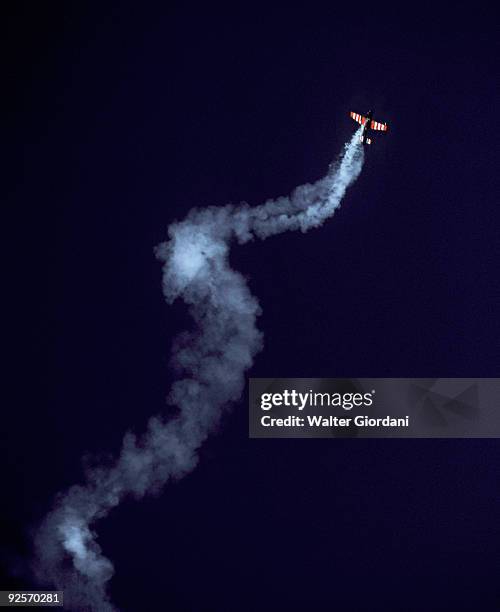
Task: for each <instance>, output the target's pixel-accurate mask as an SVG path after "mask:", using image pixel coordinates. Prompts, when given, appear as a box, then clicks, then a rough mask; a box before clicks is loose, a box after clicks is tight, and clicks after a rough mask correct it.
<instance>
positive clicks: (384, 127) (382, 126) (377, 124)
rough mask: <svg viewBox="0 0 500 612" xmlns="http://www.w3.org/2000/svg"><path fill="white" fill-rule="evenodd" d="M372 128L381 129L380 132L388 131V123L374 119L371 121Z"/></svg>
mask: <svg viewBox="0 0 500 612" xmlns="http://www.w3.org/2000/svg"><path fill="white" fill-rule="evenodd" d="M370 128H371V129H372V130H379V131H380V132H387V123H380V122H379V121H372V122H371V123H370Z"/></svg>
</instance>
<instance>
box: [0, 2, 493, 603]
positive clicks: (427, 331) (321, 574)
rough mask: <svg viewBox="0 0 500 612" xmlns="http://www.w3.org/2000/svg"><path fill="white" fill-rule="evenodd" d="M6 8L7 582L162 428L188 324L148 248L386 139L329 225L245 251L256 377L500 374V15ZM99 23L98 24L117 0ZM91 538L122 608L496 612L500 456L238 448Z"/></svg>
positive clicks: (296, 446)
mask: <svg viewBox="0 0 500 612" xmlns="http://www.w3.org/2000/svg"><path fill="white" fill-rule="evenodd" d="M44 4H47V3H24V4H23V3H22V2H18V3H10V7H9V6H4V7H2V12H3V17H2V20H1V22H2V23H1V30H2V31H1V39H2V43H1V44H2V54H1V56H2V59H1V61H2V77H3V78H2V80H3V88H2V89H3V94H2V98H3V100H2V102H3V106H4V112H3V119H4V122H3V123H4V127H3V130H2V132H3V137H2V140H3V141H4V145H7V146H6V147H5V150H6V160H5V162H4V163H3V170H4V172H3V173H2V174H3V189H2V192H3V198H2V199H3V201H4V206H3V210H4V211H5V212H4V224H3V227H4V230H5V237H4V240H3V246H4V250H5V253H4V256H3V263H4V269H5V273H4V274H5V277H4V295H3V301H4V305H5V306H7V313H8V314H7V315H6V316H5V318H4V324H5V327H6V329H5V330H4V334H3V335H4V338H5V339H4V342H3V346H4V354H5V356H6V359H7V362H8V365H9V368H8V374H7V376H6V379H7V380H6V381H5V384H4V391H5V393H4V401H3V402H2V404H3V410H2V428H1V445H2V447H1V448H2V451H1V452H2V454H1V458H2V466H3V469H2V475H3V478H2V480H3V490H2V498H1V499H2V504H1V513H2V516H1V529H2V534H1V542H2V545H3V546H2V550H3V552H2V556H1V559H0V560H1V562H2V565H3V570H2V574H3V576H4V578H3V580H2V584H0V587H1V588H2V589H7V588H17V589H30V588H35V587H36V586H37V585H36V584H35V583H34V582H33V581H32V579H31V578H30V575H29V571H28V565H29V559H30V554H31V553H30V550H31V539H30V538H31V536H30V533H31V530H32V529H33V528H34V527H35V526H36V524H37V523H38V522H39V521H40V520H41V519H42V518H43V516H44V515H45V514H46V512H47V511H48V509H49V508H50V506H51V503H52V501H53V499H54V495H55V493H56V492H57V491H61V490H64V489H66V488H67V487H68V486H70V485H71V484H74V483H77V482H81V480H82V477H83V470H82V458H84V457H86V456H89V455H91V456H94V457H95V456H103V457H105V456H107V455H108V454H109V453H116V452H118V450H119V448H120V443H121V439H122V436H123V434H124V433H125V432H126V431H127V430H130V429H132V430H135V431H137V432H141V431H143V429H144V427H145V424H146V422H147V419H148V418H149V416H151V415H153V414H157V413H160V412H161V411H162V410H163V409H164V406H165V397H166V395H167V392H168V389H169V386H170V384H171V382H172V380H173V373H172V371H171V369H170V368H169V354H170V347H171V343H172V340H173V338H174V337H175V335H176V334H177V333H178V332H179V331H181V330H182V329H186V328H189V326H190V318H189V316H188V314H187V312H186V310H185V307H184V305H183V304H182V303H176V304H174V305H173V306H167V304H165V302H164V299H163V296H162V292H161V265H160V263H159V262H158V261H157V260H156V259H155V257H154V253H153V248H154V246H155V245H157V244H158V243H159V242H161V241H162V240H164V239H165V238H166V231H167V227H168V225H169V224H170V223H171V222H172V221H174V220H176V219H182V218H183V217H184V216H185V215H186V214H187V212H188V211H189V210H190V209H191V208H192V207H193V206H205V205H209V204H212V205H223V204H226V203H228V202H233V203H239V202H241V201H246V202H248V203H249V204H251V205H257V204H260V203H261V202H263V201H264V200H266V199H268V198H270V197H276V196H279V195H286V194H288V193H289V192H290V191H291V190H292V189H293V188H294V187H295V186H297V185H300V184H302V183H305V182H312V181H315V180H317V179H318V178H320V177H321V176H322V175H324V174H325V172H326V171H327V169H328V164H329V163H330V162H331V160H332V159H334V158H335V157H336V156H337V155H338V154H339V152H340V151H341V149H342V147H343V144H344V143H345V142H346V141H347V140H348V139H349V138H350V136H351V135H352V133H353V131H354V130H355V127H356V126H355V124H354V122H352V120H351V119H350V118H349V116H348V113H349V111H350V110H354V111H356V112H360V113H363V112H366V111H367V110H369V109H373V111H374V117H375V118H376V119H378V120H380V121H387V123H388V124H389V132H388V133H387V134H381V135H379V136H376V135H375V137H374V140H375V142H374V144H373V145H372V146H371V147H370V150H368V151H367V156H366V161H365V166H364V169H363V171H362V173H361V176H360V178H359V179H358V181H357V182H356V183H355V184H354V185H353V186H352V187H351V188H350V189H349V191H348V193H347V195H346V197H345V199H344V201H343V203H342V206H341V208H340V210H338V211H337V212H336V213H335V215H334V216H333V218H332V219H331V220H330V221H328V222H327V223H326V224H325V225H324V226H323V227H321V228H320V229H316V230H312V231H310V232H309V233H307V234H301V233H288V234H283V235H279V236H276V237H273V238H270V239H268V240H267V241H265V242H262V241H255V242H251V243H248V244H246V245H244V246H241V247H236V246H235V248H234V249H233V250H232V252H231V263H232V265H233V267H234V268H235V269H237V270H239V271H240V272H242V273H244V275H245V276H246V277H247V278H248V282H249V285H250V288H251V290H252V292H253V293H254V294H255V295H256V296H257V297H258V299H259V301H260V304H261V306H262V309H263V314H262V315H261V316H260V317H259V320H258V326H259V328H260V329H261V330H262V331H263V332H264V334H265V348H264V350H263V351H262V352H261V353H260V354H259V355H258V356H257V358H256V361H255V364H254V366H253V368H252V369H251V371H250V372H249V373H248V375H249V376H250V375H251V376H256V377H258V376H261V377H275V376H283V377H294V376H296V377H300V376H301V377H322V376H323V377H343V376H346V377H378V376H391V377H397V376H405V377H420V376H422V377H434V376H435V377H445V376H455V377H459V376H468V377H476V376H477V377H479V376H485V377H486V376H498V375H499V373H500V316H499V310H500V278H499V277H500V275H499V266H500V240H499V229H500V208H499V203H498V193H499V181H498V166H497V160H498V129H497V123H498V122H497V119H496V111H497V102H498V93H497V92H498V80H497V78H496V77H497V71H498V68H497V65H496V60H497V56H498V49H497V48H496V45H497V42H496V39H497V35H498V33H497V31H496V30H497V20H496V18H495V15H493V14H488V13H487V12H486V5H483V6H480V5H477V4H469V5H463V7H462V6H460V7H457V6H453V8H451V5H449V6H446V7H444V6H443V7H440V6H439V5H437V3H428V4H425V5H422V4H420V3H417V4H414V3H413V4H407V3H405V4H404V6H403V7H402V6H399V8H395V7H390V6H383V5H378V4H377V3H374V4H372V5H371V7H369V8H368V7H367V8H365V7H364V6H363V5H361V4H359V3H358V4H357V3H355V4H352V5H350V4H349V3H344V4H343V6H342V7H341V8H338V7H337V6H335V4H334V3H331V4H330V6H329V7H328V8H325V9H321V10H320V9H319V8H317V7H315V6H314V5H313V4H312V3H304V4H303V6H302V8H293V7H290V6H286V5H282V6H278V5H276V6H274V7H269V6H267V7H259V6H258V5H257V4H253V3H252V4H251V5H245V6H243V5H242V6H237V5H235V6H233V8H231V9H229V10H228V9H222V7H221V6H214V7H212V6H210V5H208V4H207V5H205V8H203V9H200V8H199V7H196V6H195V5H192V4H191V3H177V6H176V5H175V3H168V4H167V3H161V4H160V3H159V4H151V5H148V6H145V5H144V4H142V3H137V2H115V3H106V5H105V6H103V5H99V6H98V5H92V4H91V3H63V2H51V3H49V5H48V6H43V5H44ZM102 4H104V3H102ZM246 401H247V400H246V396H244V397H243V398H242V400H241V402H240V403H239V404H238V405H235V406H234V409H233V410H232V412H231V413H228V414H227V415H226V416H225V417H224V418H223V422H222V424H221V427H220V428H219V430H218V432H217V433H216V434H215V435H214V436H212V437H211V439H210V440H209V441H208V442H207V443H206V444H205V446H204V447H203V449H202V450H201V462H200V465H199V467H198V468H197V469H196V470H195V471H194V472H193V473H192V474H191V475H189V476H188V477H186V478H185V479H184V480H182V481H181V482H179V483H178V484H175V485H173V486H168V487H167V488H166V489H165V490H164V491H163V493H162V494H161V495H160V496H158V497H156V498H148V499H146V500H145V501H143V502H141V503H137V502H134V501H129V502H126V503H124V504H123V505H122V506H120V507H119V508H118V509H116V510H114V511H113V512H112V514H111V515H110V517H109V518H108V519H106V520H104V521H102V522H101V523H99V524H98V526H97V529H98V532H99V543H100V545H101V546H102V548H103V551H104V553H105V554H106V556H108V557H109V558H111V559H112V561H113V563H114V565H115V570H116V573H115V576H114V577H113V579H112V580H111V583H110V592H111V596H112V600H113V601H114V602H115V603H116V605H117V606H119V608H120V609H121V610H123V611H126V612H129V611H133V612H142V611H156V610H169V611H171V612H234V611H241V612H250V611H252V612H254V611H255V612H257V611H259V612H267V611H277V610H283V611H285V610H287V611H288V610H341V611H342V612H372V611H379V610H380V611H382V610H383V611H387V610H397V611H417V610H418V611H421V610H426V611H434V610H436V611H437V610H455V611H462V610H463V611H482V612H489V611H493V610H500V586H499V582H498V576H499V573H500V552H499V551H500V541H499V540H500V523H499V519H498V517H499V516H500V495H499V477H500V467H499V466H500V447H499V444H498V441H497V440H340V439H339V440H249V439H248V421H247V410H248V408H247V405H246Z"/></svg>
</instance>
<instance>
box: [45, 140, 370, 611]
mask: <svg viewBox="0 0 500 612" xmlns="http://www.w3.org/2000/svg"><path fill="white" fill-rule="evenodd" d="M358 143H359V130H358V132H357V133H356V134H354V136H353V137H352V139H351V141H350V142H349V143H348V144H346V145H345V149H344V152H343V154H342V156H341V157H340V159H339V161H338V162H337V163H335V164H332V165H331V166H330V169H329V171H328V174H327V175H326V176H325V177H324V178H322V179H321V180H319V181H318V182H316V183H314V184H312V185H309V184H306V185H302V186H300V187H297V188H296V189H295V191H294V192H293V193H292V195H291V196H290V197H282V198H278V199H276V200H269V201H268V202H266V203H265V204H262V205H261V206H258V207H255V208H250V207H249V206H247V205H246V204H242V205H240V206H224V207H209V208H205V209H201V210H198V209H195V210H192V211H191V212H190V213H189V214H188V216H187V218H186V219H185V220H184V221H181V222H179V223H174V224H173V225H171V226H170V227H169V229H168V235H169V239H168V240H167V241H166V242H164V243H162V244H160V245H159V246H158V247H157V248H156V256H157V257H158V259H160V260H161V261H162V262H164V265H163V292H164V294H165V298H166V300H167V302H168V303H172V302H173V301H174V300H175V299H176V298H178V297H180V298H181V299H182V300H184V302H185V303H186V304H187V305H188V307H189V310H190V313H191V315H192V317H193V319H194V322H195V328H194V330H193V331H191V332H185V333H182V334H181V335H180V336H178V337H177V339H176V340H175V342H174V347H173V356H172V360H173V362H174V364H175V365H176V366H177V367H178V369H180V370H181V371H182V372H183V378H181V379H180V380H178V381H177V382H175V383H174V384H173V386H172V389H171V391H170V394H169V396H168V402H169V403H170V404H172V405H173V406H176V407H177V413H176V416H175V417H174V418H171V419H169V420H164V419H162V418H161V417H153V418H151V419H150V421H149V423H148V426H147V430H146V432H145V433H144V434H143V435H142V436H141V437H139V438H138V437H136V436H135V435H133V434H130V433H129V434H127V435H126V436H125V438H124V440H123V446H122V449H121V453H120V455H119V457H118V458H117V459H116V461H115V462H114V464H113V465H112V466H111V467H109V466H108V467H102V468H98V469H93V470H90V471H89V472H88V473H87V474H86V482H85V484H84V485H78V486H74V487H72V488H70V489H69V490H68V491H66V492H65V493H63V494H60V495H59V496H58V497H57V499H56V501H55V506H54V509H53V510H52V511H51V512H50V513H49V514H48V515H47V517H46V518H45V520H44V521H43V523H42V525H41V527H40V529H39V530H38V532H37V535H36V541H35V548H36V561H35V573H36V576H37V578H38V579H39V581H40V582H41V583H44V584H47V583H50V584H52V585H54V586H56V587H57V588H59V589H61V590H64V597H65V607H67V608H69V609H74V610H82V609H85V610H88V609H90V610H95V611H99V612H105V611H111V610H115V608H114V606H113V605H112V603H111V602H110V601H109V598H108V596H107V593H106V584H107V582H108V580H109V579H110V577H111V575H112V574H113V566H112V564H111V562H110V561H109V560H108V559H106V558H105V557H104V556H103V555H102V553H101V549H100V547H99V545H98V544H97V542H96V534H95V532H94V531H93V529H94V526H95V524H96V523H97V521H98V520H99V519H102V518H104V517H105V516H107V514H108V513H109V511H110V510H111V509H112V508H113V507H115V506H117V505H118V504H119V503H120V501H121V500H122V499H123V498H124V497H125V496H127V495H131V496H133V497H136V498H137V499H140V498H141V497H143V496H144V495H145V494H147V493H151V492H154V491H158V490H159V489H160V488H161V487H163V486H165V484H166V483H167V482H168V481H169V480H170V479H179V478H182V477H183V476H184V475H185V474H187V473H188V472H190V471H191V470H193V468H194V467H195V466H196V463H197V461H198V455H197V452H198V449H199V447H200V445H201V444H202V443H203V441H204V440H205V439H206V438H207V436H208V435H209V434H210V432H211V431H212V430H213V429H214V427H216V426H217V423H218V421H219V418H220V415H221V413H222V411H223V410H224V409H225V408H226V407H227V406H229V405H230V404H231V403H232V402H235V401H236V400H238V398H239V397H240V396H241V394H242V391H243V389H244V384H245V378H244V373H245V371H246V370H247V369H248V368H249V367H250V366H251V365H252V361H253V358H254V356H255V354H256V353H257V352H258V351H259V350H260V348H261V346H262V334H261V333H260V332H259V330H258V329H257V327H256V324H255V323H256V317H257V316H258V314H259V312H260V308H259V304H258V302H257V299H256V298H255V297H254V296H253V295H252V294H251V293H250V291H249V289H248V287H247V284H246V282H245V279H244V278H243V276H242V275H241V274H239V273H238V272H236V271H235V270H232V269H231V268H230V266H229V262H228V252H229V246H230V244H231V242H232V241H233V240H236V241H237V242H239V243H244V242H247V241H249V240H251V239H252V238H253V237H255V236H256V237H258V238H262V239H263V238H267V237H268V236H272V235H274V234H278V233H281V232H284V231H288V230H296V229H300V230H301V231H303V232H306V231H307V230H309V229H311V228H314V227H317V226H319V225H321V224H322V223H323V222H324V221H325V220H326V219H327V218H328V217H330V216H331V215H332V214H333V212H334V211H335V209H336V208H337V207H338V206H339V204H340V201H341V200H342V197H343V196H344V194H345V191H346V189H347V188H348V187H349V185H350V184H351V183H353V182H354V181H355V180H356V178H357V177H358V175H359V173H360V172H361V168H362V165H363V149H362V147H361V146H360V145H359V144H358Z"/></svg>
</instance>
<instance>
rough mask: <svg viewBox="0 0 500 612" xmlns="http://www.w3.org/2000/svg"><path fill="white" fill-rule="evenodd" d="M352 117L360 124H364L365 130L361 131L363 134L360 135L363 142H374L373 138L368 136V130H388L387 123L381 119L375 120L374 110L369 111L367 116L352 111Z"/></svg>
mask: <svg viewBox="0 0 500 612" xmlns="http://www.w3.org/2000/svg"><path fill="white" fill-rule="evenodd" d="M350 115H351V117H352V118H353V119H354V121H357V122H358V123H359V124H360V125H362V126H363V131H362V132H361V136H360V137H359V141H360V142H362V143H363V144H372V140H371V138H368V130H369V129H370V130H378V131H380V132H387V129H388V127H387V123H380V122H379V121H374V120H373V119H372V111H368V112H367V113H366V116H365V117H364V116H363V115H360V114H359V113H353V112H352V111H351V112H350Z"/></svg>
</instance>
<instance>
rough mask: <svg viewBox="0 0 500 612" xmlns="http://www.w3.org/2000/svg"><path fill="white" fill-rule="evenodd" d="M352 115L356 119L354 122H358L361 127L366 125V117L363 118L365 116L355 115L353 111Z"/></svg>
mask: <svg viewBox="0 0 500 612" xmlns="http://www.w3.org/2000/svg"><path fill="white" fill-rule="evenodd" d="M350 115H351V117H352V118H353V119H354V121H357V122H358V123H359V124H360V125H364V124H365V123H366V121H367V119H366V117H363V115H360V114H359V113H353V112H352V111H351V112H350ZM372 123H373V122H372Z"/></svg>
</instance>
